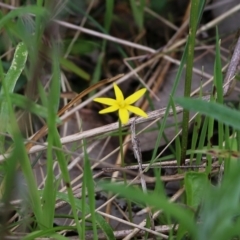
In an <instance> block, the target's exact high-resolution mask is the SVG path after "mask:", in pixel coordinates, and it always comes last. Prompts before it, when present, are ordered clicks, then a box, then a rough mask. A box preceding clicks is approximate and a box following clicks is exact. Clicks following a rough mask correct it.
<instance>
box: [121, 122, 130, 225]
mask: <svg viewBox="0 0 240 240" xmlns="http://www.w3.org/2000/svg"><path fill="white" fill-rule="evenodd" d="M119 146H120V156H121V167H122V168H123V167H124V166H125V163H124V153H123V132H122V123H121V121H120V119H119ZM123 179H124V183H125V184H127V177H126V173H125V172H123ZM127 205H128V213H129V220H130V222H133V219H132V207H131V202H130V201H129V200H128V199H127Z"/></svg>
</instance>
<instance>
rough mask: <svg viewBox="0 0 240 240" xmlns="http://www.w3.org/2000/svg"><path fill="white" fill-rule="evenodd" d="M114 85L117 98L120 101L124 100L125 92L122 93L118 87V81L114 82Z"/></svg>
mask: <svg viewBox="0 0 240 240" xmlns="http://www.w3.org/2000/svg"><path fill="white" fill-rule="evenodd" d="M113 87H114V92H115V96H116V100H117V101H118V102H120V103H121V102H123V101H124V96H123V93H122V91H121V89H120V88H119V87H118V85H117V84H116V83H114V84H113Z"/></svg>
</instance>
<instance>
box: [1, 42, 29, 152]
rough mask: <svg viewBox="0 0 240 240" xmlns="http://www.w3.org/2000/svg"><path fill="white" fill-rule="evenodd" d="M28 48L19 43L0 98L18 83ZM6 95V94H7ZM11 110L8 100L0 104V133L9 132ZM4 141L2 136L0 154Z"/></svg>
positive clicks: (2, 150) (4, 80) (11, 90)
mask: <svg viewBox="0 0 240 240" xmlns="http://www.w3.org/2000/svg"><path fill="white" fill-rule="evenodd" d="M27 55H28V51H27V47H26V45H25V44H24V43H22V42H21V43H19V44H18V45H17V47H16V50H15V53H14V56H13V60H12V63H11V66H10V68H9V70H8V72H7V74H6V76H5V78H4V79H3V84H4V85H5V88H4V87H2V88H1V91H0V96H3V97H4V90H5V91H7V93H12V92H13V90H14V87H15V85H16V82H17V80H18V78H19V76H20V74H21V73H22V71H23V69H24V67H25V64H26V61H27ZM5 94H6V93H5ZM8 130H9V109H8V104H7V102H6V100H3V101H1V102H0V132H3V133H5V132H9V131H8ZM4 140H5V137H4V136H3V135H0V152H1V153H3V152H4Z"/></svg>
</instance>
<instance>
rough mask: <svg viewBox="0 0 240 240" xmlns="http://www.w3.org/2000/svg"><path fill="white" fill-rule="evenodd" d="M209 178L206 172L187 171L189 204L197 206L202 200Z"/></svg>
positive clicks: (185, 180)
mask: <svg viewBox="0 0 240 240" xmlns="http://www.w3.org/2000/svg"><path fill="white" fill-rule="evenodd" d="M207 181H208V178H207V174H206V173H201V172H187V173H186V175H185V178H184V184H185V191H186V197H187V205H188V206H190V207H193V208H195V209H196V208H197V207H198V206H199V204H200V203H201V201H202V198H203V196H204V191H205V189H206V184H207Z"/></svg>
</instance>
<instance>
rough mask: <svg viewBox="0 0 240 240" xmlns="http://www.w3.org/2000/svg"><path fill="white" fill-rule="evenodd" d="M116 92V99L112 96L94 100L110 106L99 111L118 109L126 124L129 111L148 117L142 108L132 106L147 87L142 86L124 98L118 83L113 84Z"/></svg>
mask: <svg viewBox="0 0 240 240" xmlns="http://www.w3.org/2000/svg"><path fill="white" fill-rule="evenodd" d="M113 88H114V92H115V96H116V99H112V98H95V99H93V101H95V102H99V103H103V104H105V105H108V106H110V107H108V108H105V109H103V110H101V111H100V112H99V113H100V114H104V113H110V112H115V111H118V115H119V118H120V121H121V123H122V124H126V123H128V121H129V112H132V113H135V114H136V115H138V116H141V117H145V118H146V117H148V115H147V114H146V113H145V112H144V111H143V110H142V109H140V108H138V107H135V106H132V104H133V103H135V102H136V101H137V100H138V99H139V98H141V97H142V96H143V95H144V93H145V92H146V90H147V89H146V88H142V89H140V90H138V91H137V92H135V93H133V94H132V95H130V96H129V97H127V98H126V99H124V96H123V93H122V91H121V89H120V88H119V87H118V86H117V84H115V83H114V84H113Z"/></svg>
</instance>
